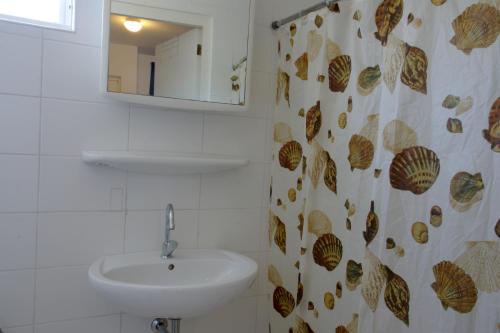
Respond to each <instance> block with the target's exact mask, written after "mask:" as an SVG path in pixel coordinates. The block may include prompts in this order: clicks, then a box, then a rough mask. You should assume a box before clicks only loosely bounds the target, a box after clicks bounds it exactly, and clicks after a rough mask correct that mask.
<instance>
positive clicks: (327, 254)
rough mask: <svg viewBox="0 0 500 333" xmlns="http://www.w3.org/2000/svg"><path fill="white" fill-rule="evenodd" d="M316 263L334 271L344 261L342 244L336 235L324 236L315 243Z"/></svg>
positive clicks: (314, 255) (314, 254) (314, 256)
mask: <svg viewBox="0 0 500 333" xmlns="http://www.w3.org/2000/svg"><path fill="white" fill-rule="evenodd" d="M313 258H314V262H315V263H316V264H318V265H320V266H322V267H324V268H326V270H327V271H333V270H334V269H335V268H336V267H337V266H338V264H339V263H340V260H341V259H342V242H341V241H340V239H338V238H337V237H336V236H335V235H334V234H331V233H328V234H324V235H323V236H321V237H320V238H318V240H317V241H316V242H315V243H314V246H313Z"/></svg>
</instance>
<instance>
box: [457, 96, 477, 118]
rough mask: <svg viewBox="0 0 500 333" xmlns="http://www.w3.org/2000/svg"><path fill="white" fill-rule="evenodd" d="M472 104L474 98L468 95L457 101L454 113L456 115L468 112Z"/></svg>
mask: <svg viewBox="0 0 500 333" xmlns="http://www.w3.org/2000/svg"><path fill="white" fill-rule="evenodd" d="M473 106H474V99H473V98H472V97H471V96H468V97H466V98H465V99H463V100H462V101H460V103H458V105H457V110H456V112H455V115H456V116H457V117H458V116H460V115H462V114H464V113H466V112H469V111H470V110H471V109H472V107H473Z"/></svg>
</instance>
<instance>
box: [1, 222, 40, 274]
mask: <svg viewBox="0 0 500 333" xmlns="http://www.w3.org/2000/svg"><path fill="white" fill-rule="evenodd" d="M35 242H36V214H0V270H9V269H10V270H14V269H26V268H34V267H35Z"/></svg>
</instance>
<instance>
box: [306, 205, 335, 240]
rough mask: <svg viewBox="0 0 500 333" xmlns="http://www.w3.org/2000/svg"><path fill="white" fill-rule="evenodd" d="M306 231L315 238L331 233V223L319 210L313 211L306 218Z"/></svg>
mask: <svg viewBox="0 0 500 333" xmlns="http://www.w3.org/2000/svg"><path fill="white" fill-rule="evenodd" d="M307 231H308V232H309V233H311V234H314V235H316V237H321V236H322V235H325V234H330V233H332V222H331V221H330V219H329V218H328V216H326V214H325V213H323V212H322V211H320V210H313V211H312V212H310V213H309V216H308V217H307Z"/></svg>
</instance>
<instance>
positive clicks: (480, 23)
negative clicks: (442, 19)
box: [450, 3, 500, 54]
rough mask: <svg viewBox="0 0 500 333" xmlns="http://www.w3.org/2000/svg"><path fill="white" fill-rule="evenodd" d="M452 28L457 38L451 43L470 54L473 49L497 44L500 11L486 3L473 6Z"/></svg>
mask: <svg viewBox="0 0 500 333" xmlns="http://www.w3.org/2000/svg"><path fill="white" fill-rule="evenodd" d="M452 27H453V30H454V31H455V36H453V38H452V39H451V40H450V43H451V44H453V45H455V46H456V48H457V49H459V50H461V51H462V52H464V53H465V54H470V53H471V51H472V50H473V49H476V48H487V47H489V46H490V45H492V44H493V43H495V41H496V39H497V37H498V34H499V33H500V11H499V10H498V9H496V8H495V7H494V6H491V5H488V4H486V3H477V4H473V5H471V6H469V7H467V8H466V9H465V10H464V12H463V13H462V14H461V15H460V16H458V17H457V18H455V20H453V22H452Z"/></svg>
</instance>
